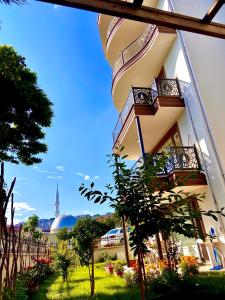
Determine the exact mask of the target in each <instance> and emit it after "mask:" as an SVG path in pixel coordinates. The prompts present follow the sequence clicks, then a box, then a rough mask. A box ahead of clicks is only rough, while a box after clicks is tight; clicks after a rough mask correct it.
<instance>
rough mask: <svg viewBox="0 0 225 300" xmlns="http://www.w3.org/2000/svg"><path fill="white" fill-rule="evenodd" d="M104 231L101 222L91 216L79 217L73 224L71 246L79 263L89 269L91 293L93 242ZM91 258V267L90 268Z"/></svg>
mask: <svg viewBox="0 0 225 300" xmlns="http://www.w3.org/2000/svg"><path fill="white" fill-rule="evenodd" d="M104 233H105V230H104V227H103V226H102V223H100V222H98V221H97V220H95V219H93V218H90V217H88V218H81V219H79V220H78V222H77V224H76V225H75V226H74V228H73V231H72V232H71V235H72V236H73V238H74V244H73V247H74V249H75V252H76V253H77V255H78V257H79V260H80V264H81V265H82V266H87V267H88V270H89V279H90V287H91V295H92V296H93V295H94V288H95V279H94V244H95V239H96V238H99V237H100V236H101V235H103V234H104ZM90 260H91V268H90Z"/></svg>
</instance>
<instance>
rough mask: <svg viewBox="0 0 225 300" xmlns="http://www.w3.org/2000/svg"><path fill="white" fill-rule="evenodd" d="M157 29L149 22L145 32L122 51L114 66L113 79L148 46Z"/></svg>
mask: <svg viewBox="0 0 225 300" xmlns="http://www.w3.org/2000/svg"><path fill="white" fill-rule="evenodd" d="M155 29H156V25H152V24H149V25H148V26H147V27H146V28H145V30H144V32H143V33H142V34H141V35H140V36H139V37H138V38H137V39H136V40H135V41H133V42H132V43H131V44H130V45H129V46H128V47H127V48H126V49H125V50H123V51H122V52H121V54H120V55H119V57H118V59H117V60H116V62H115V65H114V68H113V81H114V79H115V77H116V75H117V73H118V72H119V71H120V70H121V68H122V67H123V66H124V65H125V64H126V63H128V62H129V61H130V60H131V59H132V58H133V57H134V56H136V55H137V54H138V53H139V52H140V51H142V49H144V48H145V46H147V44H148V43H149V41H150V40H151V38H152V36H153V33H154V31H155Z"/></svg>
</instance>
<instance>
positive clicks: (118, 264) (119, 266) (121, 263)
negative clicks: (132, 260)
mask: <svg viewBox="0 0 225 300" xmlns="http://www.w3.org/2000/svg"><path fill="white" fill-rule="evenodd" d="M125 265H126V264H125V262H124V261H122V260H118V261H117V262H116V263H115V264H114V265H113V269H114V271H115V272H116V273H117V272H122V273H123V271H124V268H123V267H124V266H125Z"/></svg>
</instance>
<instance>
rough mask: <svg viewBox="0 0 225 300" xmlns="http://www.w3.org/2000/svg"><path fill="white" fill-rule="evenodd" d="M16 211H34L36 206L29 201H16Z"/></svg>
mask: <svg viewBox="0 0 225 300" xmlns="http://www.w3.org/2000/svg"><path fill="white" fill-rule="evenodd" d="M14 207H15V211H16V212H18V211H34V210H36V209H35V208H33V207H31V206H30V205H29V204H28V203H27V202H15V203H14Z"/></svg>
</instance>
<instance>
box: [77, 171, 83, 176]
mask: <svg viewBox="0 0 225 300" xmlns="http://www.w3.org/2000/svg"><path fill="white" fill-rule="evenodd" d="M76 175H77V176H84V174H83V173H81V172H76Z"/></svg>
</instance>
